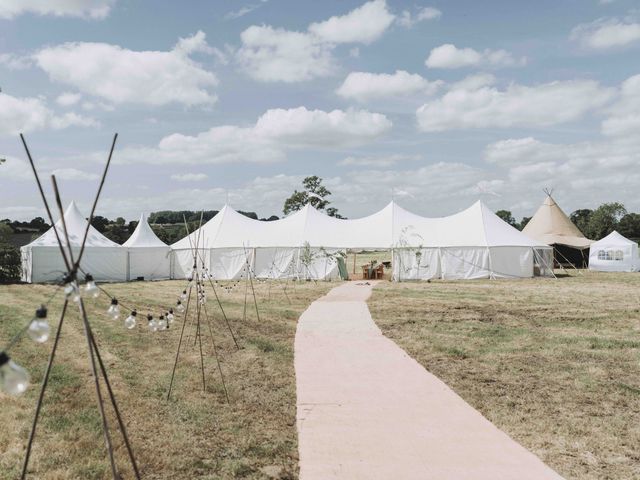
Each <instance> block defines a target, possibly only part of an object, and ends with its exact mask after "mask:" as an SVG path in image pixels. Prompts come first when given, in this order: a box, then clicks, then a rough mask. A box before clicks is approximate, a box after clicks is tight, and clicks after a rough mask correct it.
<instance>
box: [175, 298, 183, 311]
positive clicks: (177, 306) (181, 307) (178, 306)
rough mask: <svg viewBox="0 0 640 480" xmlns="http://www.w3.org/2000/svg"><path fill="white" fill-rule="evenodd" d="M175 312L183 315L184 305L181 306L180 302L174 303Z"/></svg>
mask: <svg viewBox="0 0 640 480" xmlns="http://www.w3.org/2000/svg"><path fill="white" fill-rule="evenodd" d="M176 310H177V311H178V312H179V313H184V305H182V301H180V300H178V302H177V303H176Z"/></svg>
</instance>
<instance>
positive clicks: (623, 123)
mask: <svg viewBox="0 0 640 480" xmlns="http://www.w3.org/2000/svg"><path fill="white" fill-rule="evenodd" d="M608 113H609V116H608V117H607V118H606V119H605V120H604V121H603V122H602V133H603V134H604V135H607V136H610V137H624V136H626V135H628V136H633V137H635V136H637V135H638V132H640V75H634V76H633V77H630V78H628V79H627V80H625V81H624V82H623V83H622V87H621V88H620V97H619V99H618V101H617V102H616V103H615V104H614V105H613V106H612V107H611V109H610V110H609V112H608Z"/></svg>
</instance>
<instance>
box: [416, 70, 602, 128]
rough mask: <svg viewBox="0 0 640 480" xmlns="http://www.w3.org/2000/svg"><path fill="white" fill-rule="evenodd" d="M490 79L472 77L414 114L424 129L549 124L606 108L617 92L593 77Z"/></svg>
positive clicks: (542, 125) (570, 119)
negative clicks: (532, 82)
mask: <svg viewBox="0 0 640 480" xmlns="http://www.w3.org/2000/svg"><path fill="white" fill-rule="evenodd" d="M489 81H491V78H490V77H478V76H473V77H471V81H467V82H462V83H461V84H458V85H454V86H452V88H451V89H450V90H449V91H448V92H447V93H446V94H444V95H443V96H442V97H440V98H438V99H435V100H433V101H430V102H427V103H425V104H424V105H422V106H421V107H420V108H419V109H418V110H417V112H416V117H417V120H418V126H419V128H420V129H421V130H422V131H425V132H439V131H445V130H453V129H466V128H492V127H500V128H508V127H547V126H551V125H557V124H560V123H565V122H569V121H573V120H576V119H578V118H580V117H582V116H583V115H584V114H585V113H587V112H588V111H590V110H593V109H596V108H599V107H602V106H604V105H605V104H606V103H607V102H608V101H609V100H611V99H612V98H613V96H614V90H613V89H611V88H605V87H602V86H600V85H599V84H598V83H597V82H595V81H592V80H569V81H561V82H551V83H545V84H541V85H536V86H532V87H529V86H524V85H518V84H511V85H509V86H508V87H507V88H506V89H505V90H499V89H498V88H496V87H495V86H492V85H490V84H489V83H488V82H489Z"/></svg>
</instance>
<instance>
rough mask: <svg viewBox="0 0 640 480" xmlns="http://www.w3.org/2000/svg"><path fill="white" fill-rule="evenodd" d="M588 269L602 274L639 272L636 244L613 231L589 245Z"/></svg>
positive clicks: (639, 262)
mask: <svg viewBox="0 0 640 480" xmlns="http://www.w3.org/2000/svg"><path fill="white" fill-rule="evenodd" d="M589 269H590V270H600V271H604V272H637V271H640V257H638V244H637V243H636V242H634V241H632V240H629V239H628V238H626V237H624V236H622V235H620V234H619V233H618V232H616V231H615V230H614V231H613V232H611V233H610V234H609V235H607V236H606V237H604V238H603V239H602V240H598V241H597V242H594V243H592V244H591V250H590V252H589Z"/></svg>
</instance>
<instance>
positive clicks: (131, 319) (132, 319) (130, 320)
mask: <svg viewBox="0 0 640 480" xmlns="http://www.w3.org/2000/svg"><path fill="white" fill-rule="evenodd" d="M136 315H138V312H136V311H135V310H133V311H132V312H131V314H129V316H128V317H127V318H125V319H124V326H125V327H126V328H127V329H128V330H131V329H133V328H135V327H136V323H137V321H136Z"/></svg>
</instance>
